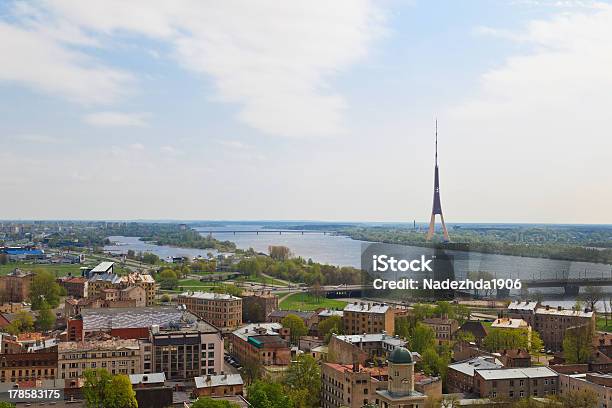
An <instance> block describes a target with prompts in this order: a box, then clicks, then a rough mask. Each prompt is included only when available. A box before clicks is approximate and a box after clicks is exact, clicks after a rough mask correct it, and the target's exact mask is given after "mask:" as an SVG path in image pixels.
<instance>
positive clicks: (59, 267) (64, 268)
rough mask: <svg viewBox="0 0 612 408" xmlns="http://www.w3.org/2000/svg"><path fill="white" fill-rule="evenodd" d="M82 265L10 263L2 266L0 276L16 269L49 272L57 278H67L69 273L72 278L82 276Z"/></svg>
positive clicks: (0, 266)
mask: <svg viewBox="0 0 612 408" xmlns="http://www.w3.org/2000/svg"><path fill="white" fill-rule="evenodd" d="M81 266H83V265H81V264H32V263H27V262H10V263H8V264H6V265H0V275H6V274H8V273H9V272H11V271H13V270H14V269H15V268H19V269H23V270H25V271H33V272H37V271H47V272H50V273H51V274H52V275H53V276H55V277H60V276H66V275H68V274H69V273H70V274H71V275H72V276H80V274H81V269H80V268H81Z"/></svg>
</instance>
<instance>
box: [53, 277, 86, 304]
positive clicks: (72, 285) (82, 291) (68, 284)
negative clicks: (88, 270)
mask: <svg viewBox="0 0 612 408" xmlns="http://www.w3.org/2000/svg"><path fill="white" fill-rule="evenodd" d="M58 282H59V284H60V286H62V287H63V288H64V289H66V294H67V295H68V296H72V297H74V298H77V299H80V298H86V297H87V296H88V291H87V288H88V287H89V283H88V282H87V278H85V277H82V276H72V277H67V278H64V279H58Z"/></svg>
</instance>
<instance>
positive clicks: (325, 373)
mask: <svg viewBox="0 0 612 408" xmlns="http://www.w3.org/2000/svg"><path fill="white" fill-rule="evenodd" d="M387 377H388V372H387V368H386V367H382V368H368V367H364V366H362V365H360V364H351V365H349V364H336V363H323V364H321V407H323V408H339V407H348V408H361V407H363V406H365V405H368V404H371V403H373V402H374V399H375V395H376V394H375V392H376V390H377V389H384V388H386V385H387Z"/></svg>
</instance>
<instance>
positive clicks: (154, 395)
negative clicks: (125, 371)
mask: <svg viewBox="0 0 612 408" xmlns="http://www.w3.org/2000/svg"><path fill="white" fill-rule="evenodd" d="M129 377H130V382H131V383H132V388H133V389H134V392H135V393H136V401H137V402H138V406H139V407H147V408H166V407H169V406H172V402H173V401H172V387H169V386H167V385H165V381H166V376H165V374H164V373H151V374H130V376H129Z"/></svg>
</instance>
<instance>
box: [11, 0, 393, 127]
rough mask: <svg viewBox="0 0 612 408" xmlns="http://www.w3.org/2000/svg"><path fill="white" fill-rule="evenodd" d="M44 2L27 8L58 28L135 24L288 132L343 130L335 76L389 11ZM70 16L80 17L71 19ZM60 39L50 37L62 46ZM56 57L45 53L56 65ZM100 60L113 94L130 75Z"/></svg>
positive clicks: (310, 5)
mask: <svg viewBox="0 0 612 408" xmlns="http://www.w3.org/2000/svg"><path fill="white" fill-rule="evenodd" d="M37 4H38V5H39V7H38V8H36V7H34V10H35V11H29V13H28V9H27V8H26V10H25V11H23V12H22V13H21V14H22V15H24V14H25V15H35V16H37V15H39V14H41V12H40V9H41V8H42V9H43V10H44V11H45V12H47V13H49V14H51V15H52V16H54V20H55V21H59V22H61V25H60V23H56V25H58V26H61V27H62V30H58V31H57V32H58V34H57V36H56V38H61V37H62V35H60V34H62V33H66V32H69V30H72V31H73V32H75V33H82V32H88V33H97V34H98V35H104V36H110V35H114V34H122V33H126V32H129V33H135V34H139V35H144V36H147V37H150V38H153V39H157V40H161V41H164V42H167V43H169V44H170V45H171V46H172V48H173V51H172V54H173V58H175V60H176V61H178V63H179V64H181V65H182V66H183V67H185V68H186V69H188V70H190V71H192V72H195V73H197V74H201V75H203V76H204V77H206V78H212V79H213V81H214V84H215V87H216V99H218V100H219V101H222V102H226V103H232V104H236V105H238V106H239V113H238V115H237V116H238V118H239V120H241V121H242V122H243V123H245V124H247V125H248V126H251V127H253V128H255V129H258V130H260V131H261V132H264V133H268V134H273V135H280V136H289V137H308V136H329V135H337V134H341V133H344V132H345V124H344V123H343V122H344V121H343V114H344V111H345V110H346V107H347V103H346V101H345V100H344V98H343V97H342V95H341V94H340V93H339V92H337V91H334V90H333V89H332V87H331V79H332V78H333V77H334V76H335V75H336V74H338V73H339V72H341V71H343V70H346V69H348V68H349V67H350V66H351V65H352V64H354V63H355V62H356V61H358V60H360V59H362V58H364V57H365V56H366V55H367V53H368V49H369V48H370V46H371V44H372V42H373V41H374V40H375V39H376V38H377V37H379V35H380V34H381V33H383V32H384V22H383V18H382V13H381V12H380V10H379V9H378V8H377V7H375V5H374V2H373V1H372V0H335V1H331V2H330V1H325V0H318V1H307V2H298V3H296V2H278V1H276V0H264V1H259V2H250V1H238V0H227V1H223V2H201V1H190V0H184V1H174V2H156V3H154V4H153V5H152V4H151V2H150V1H144V0H141V1H131V2H128V3H126V2H125V1H122V0H105V1H90V2H74V1H69V0H48V1H45V2H44V3H37ZM42 14H43V15H44V13H42ZM22 18H23V17H22ZM67 24H72V25H73V27H72V28H66V27H67ZM9 28H11V27H9ZM13 29H15V28H14V27H13ZM22 31H23V30H22ZM22 34H23V33H22ZM3 37H4V38H8V37H5V36H3ZM36 40H37V41H40V40H41V39H40V38H38V37H37V38H36ZM57 41H59V40H57V39H56V40H55V42H54V41H53V40H49V41H48V42H49V43H50V45H51V46H52V47H55V48H59V47H58V45H57ZM57 52H58V53H60V52H61V53H67V52H68V51H67V50H66V49H62V48H60V49H59V50H58V51H57ZM13 53H16V50H13ZM74 54H76V53H73V54H71V55H70V56H69V57H70V58H68V57H63V58H59V60H60V61H61V60H62V59H63V60H68V62H66V64H65V65H66V66H67V67H64V69H65V70H68V69H76V68H75V66H78V64H74V63H72V61H70V60H72V59H77V58H81V57H82V56H81V55H74ZM55 60H56V58H48V61H47V62H48V63H50V66H51V67H54V66H56V64H55V63H54V61H55ZM18 65H19V66H21V65H23V62H22V63H20V64H18ZM37 66H41V65H37ZM42 66H46V65H42ZM97 70H101V71H100V72H98V71H96V70H94V71H93V72H92V74H96V73H97V74H98V76H101V77H102V78H100V79H98V82H99V83H101V82H104V79H103V78H106V82H109V87H108V88H107V89H106V91H105V92H104V93H103V94H102V96H100V97H99V98H100V99H102V100H108V99H112V97H113V96H116V94H117V93H118V91H119V89H118V88H119V87H118V86H117V85H118V83H120V82H121V81H123V80H124V79H125V78H123V77H121V76H117V75H120V73H119V72H115V71H109V70H108V69H106V70H104V69H102V68H97ZM32 80H33V79H31V78H30V81H32ZM61 82H64V81H60V83H61ZM94 82H95V81H94ZM52 84H53V82H52V83H51V84H47V86H51V85H52ZM57 86H59V85H57ZM64 91H65V90H64ZM65 92H66V91H65ZM72 93H78V94H79V95H78V96H80V97H83V95H81V93H80V92H72ZM83 93H84V94H86V95H89V94H90V93H92V94H93V93H94V92H93V91H92V92H90V90H87V91H86V92H83Z"/></svg>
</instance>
